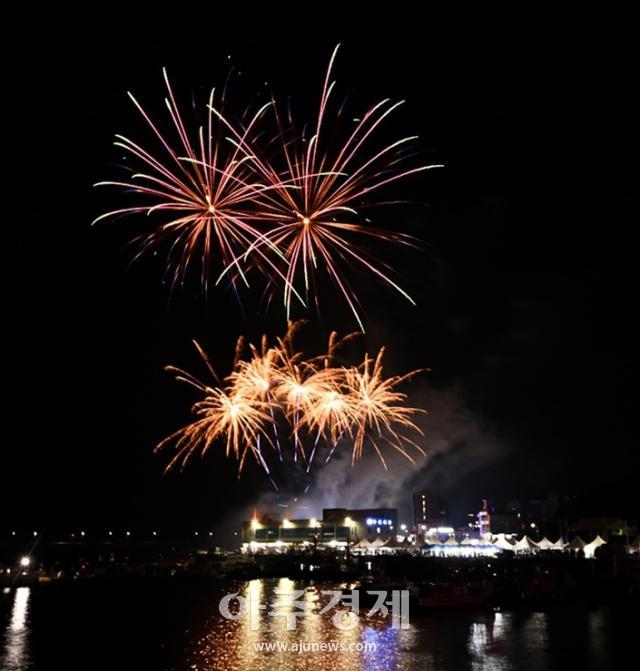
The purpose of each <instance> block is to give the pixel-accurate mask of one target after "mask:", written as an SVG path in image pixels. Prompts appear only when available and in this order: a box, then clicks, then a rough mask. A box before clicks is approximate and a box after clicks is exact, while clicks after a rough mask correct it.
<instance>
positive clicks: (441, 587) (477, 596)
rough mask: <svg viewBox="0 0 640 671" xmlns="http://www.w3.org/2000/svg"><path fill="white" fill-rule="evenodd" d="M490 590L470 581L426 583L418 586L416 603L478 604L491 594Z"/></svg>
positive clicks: (437, 605) (438, 605) (434, 605)
mask: <svg viewBox="0 0 640 671" xmlns="http://www.w3.org/2000/svg"><path fill="white" fill-rule="evenodd" d="M491 591H492V590H491V589H490V588H488V587H486V586H482V585H481V586H478V587H476V586H474V585H472V584H471V583H459V584H451V583H428V584H426V585H422V586H421V587H420V591H419V594H418V599H417V604H418V607H420V608H449V607H459V606H480V605H482V604H483V603H485V601H487V600H488V598H489V597H490V596H491Z"/></svg>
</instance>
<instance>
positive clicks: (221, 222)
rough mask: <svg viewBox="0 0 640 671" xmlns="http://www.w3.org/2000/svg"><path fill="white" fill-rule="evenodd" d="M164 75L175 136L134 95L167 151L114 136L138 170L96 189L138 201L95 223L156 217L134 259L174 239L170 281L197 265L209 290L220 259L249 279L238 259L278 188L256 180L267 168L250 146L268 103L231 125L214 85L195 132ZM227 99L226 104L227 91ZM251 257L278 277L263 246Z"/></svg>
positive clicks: (255, 234)
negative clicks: (268, 195)
mask: <svg viewBox="0 0 640 671" xmlns="http://www.w3.org/2000/svg"><path fill="white" fill-rule="evenodd" d="M163 73H164V80H165V85H166V91H167V97H166V98H165V105H166V107H167V109H168V112H169V117H170V119H171V125H172V127H173V136H174V137H175V139H174V140H171V139H170V136H169V135H168V134H164V133H163V131H162V130H161V128H160V126H159V125H158V124H156V123H155V122H154V121H153V120H152V118H151V117H150V116H149V114H147V112H146V111H145V109H144V108H143V107H142V105H141V104H140V103H139V102H138V100H137V99H136V98H135V97H134V96H133V95H132V94H131V93H129V94H128V95H129V97H130V99H131V101H132V102H133V104H134V105H135V107H136V108H137V110H138V111H139V113H140V114H141V115H142V117H143V119H144V120H145V122H146V124H147V125H148V127H149V129H150V130H151V131H152V134H153V135H154V136H155V138H156V141H157V143H158V146H159V148H161V152H160V153H159V154H156V153H154V152H153V150H149V149H145V148H144V147H143V146H142V145H141V144H138V143H137V142H134V141H133V140H131V139H129V138H127V137H125V136H123V135H117V136H116V141H115V143H114V144H115V145H116V146H117V147H119V148H120V149H123V150H124V151H125V152H126V153H127V155H129V156H131V157H133V159H134V160H135V162H136V163H137V165H139V166H140V171H139V172H132V174H131V175H130V177H129V179H128V180H125V181H104V182H98V183H97V184H96V186H109V187H115V188H118V189H122V190H124V191H126V192H130V193H133V194H135V195H136V196H137V197H138V202H137V203H136V204H135V205H131V206H128V207H123V208H120V209H117V210H112V211H110V212H106V213H105V214H102V215H101V216H99V217H98V218H97V219H95V220H94V222H93V223H94V224H95V223H97V222H99V221H102V220H104V219H111V218H114V217H121V216H124V215H129V214H146V215H148V216H149V218H150V219H152V220H153V221H154V228H153V230H151V231H150V232H149V233H147V234H144V235H142V236H140V237H138V238H137V239H136V242H137V243H139V250H138V252H137V253H136V255H135V257H134V259H137V258H138V257H139V256H141V255H142V254H144V253H145V252H150V251H156V250H158V249H159V248H160V247H162V246H163V245H164V244H168V246H169V251H168V255H167V277H168V279H169V280H170V282H171V285H172V286H175V285H176V284H183V283H184V280H185V276H186V274H187V270H188V269H189V267H190V266H192V265H196V264H198V262H199V266H200V279H201V283H202V286H203V288H204V289H205V291H206V289H207V286H208V284H209V280H210V276H211V272H212V271H211V269H212V266H213V265H214V264H215V263H216V262H217V263H219V264H220V266H221V267H227V268H231V269H233V271H234V272H233V273H232V274H231V279H232V282H235V280H236V278H237V277H241V278H242V280H243V281H244V282H245V283H247V280H246V276H245V273H244V272H243V270H242V268H241V267H240V265H239V264H236V263H234V259H235V258H236V257H237V256H238V254H239V253H241V252H244V251H246V250H247V249H248V248H250V247H251V245H252V244H253V243H254V242H255V240H256V239H257V238H259V237H260V236H261V235H262V231H260V230H259V229H258V228H257V227H256V225H257V221H258V220H259V219H260V217H259V216H258V215H257V214H256V212H255V211H253V210H254V209H255V208H254V207H253V206H254V203H255V200H256V198H257V196H258V194H260V193H262V192H264V191H268V190H269V189H271V188H274V185H268V186H265V185H263V184H261V183H259V182H258V181H256V169H257V168H260V170H261V171H262V172H265V171H266V170H267V167H266V166H263V165H261V164H260V160H259V158H258V157H257V156H256V155H255V154H254V153H253V151H252V146H253V142H254V139H255V137H256V136H257V134H258V131H257V126H258V122H259V120H260V119H261V118H262V117H263V115H264V113H265V110H266V108H267V107H269V106H270V104H267V105H264V106H263V107H261V108H260V109H259V110H258V111H257V112H256V113H255V114H254V115H253V116H250V117H249V118H248V119H246V121H245V122H244V123H243V124H242V125H239V126H233V125H232V124H231V122H230V121H229V120H228V119H227V118H226V117H223V116H222V114H221V112H219V111H217V112H216V113H215V114H214V112H213V109H214V108H213V105H214V101H215V89H212V91H211V94H210V96H209V102H208V106H207V118H206V122H205V125H204V126H200V127H199V129H198V131H197V133H195V134H194V133H190V132H189V131H188V130H187V125H186V124H185V122H184V119H183V117H182V115H181V113H180V109H179V107H178V105H177V103H176V99H175V96H174V93H173V89H172V88H171V84H170V82H169V78H168V76H167V73H166V71H163ZM221 98H222V100H221V102H220V105H221V106H223V104H224V102H223V99H224V95H223V96H221ZM222 119H224V123H221V120H222ZM227 128H233V129H234V136H235V137H237V138H238V140H233V139H230V138H226V137H224V132H225V130H226V129H227ZM252 260H253V261H254V262H255V264H256V265H259V266H261V265H264V266H265V268H268V270H267V272H269V273H270V274H272V275H273V274H275V275H276V276H278V275H279V270H278V269H277V268H275V266H274V264H273V262H272V261H271V260H270V258H267V257H266V256H265V255H264V254H263V253H262V251H261V250H258V253H257V255H253V257H252Z"/></svg>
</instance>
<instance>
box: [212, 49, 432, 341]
mask: <svg viewBox="0 0 640 671" xmlns="http://www.w3.org/2000/svg"><path fill="white" fill-rule="evenodd" d="M338 46H339V45H338ZM337 50H338V47H336V48H335V50H334V51H333V54H332V56H331V59H330V62H329V66H328V69H327V73H326V76H325V80H324V85H323V88H322V94H321V97H320V105H319V110H318V115H317V119H316V123H315V129H314V130H315V132H314V134H313V135H312V136H311V137H310V138H308V137H306V136H305V135H304V134H298V133H296V132H295V131H294V130H293V128H292V126H293V122H292V120H291V117H290V116H289V123H288V124H287V125H285V123H283V120H282V116H281V115H280V113H279V112H278V105H277V103H276V101H275V100H274V101H273V110H274V112H275V115H276V121H277V124H278V128H279V130H280V137H281V140H282V142H281V155H282V156H283V163H284V167H283V169H282V170H277V169H276V168H274V167H272V164H271V163H270V162H268V161H266V160H262V161H259V165H256V170H257V171H258V172H259V173H260V174H261V176H262V177H263V178H264V179H265V180H266V181H267V182H268V183H269V184H271V185H272V186H273V189H271V190H269V191H266V192H263V193H261V194H260V196H259V201H260V207H261V216H263V217H264V219H265V220H267V221H268V222H270V223H271V227H270V228H269V230H268V231H267V232H266V233H264V234H263V235H262V236H260V237H259V238H257V239H256V241H255V242H254V243H253V244H252V245H251V247H250V249H249V250H247V251H246V252H245V253H244V258H245V259H246V258H248V256H250V254H251V252H253V251H256V250H260V249H261V248H262V247H266V248H267V250H273V249H277V250H279V256H280V257H281V258H282V259H284V261H285V264H284V266H285V267H284V268H283V270H282V273H283V274H284V276H285V278H286V281H285V286H284V293H283V301H284V305H285V308H286V312H287V317H289V315H290V313H291V302H292V295H293V292H294V290H295V286H296V284H297V281H298V278H299V277H300V276H302V278H303V284H304V291H305V294H306V296H307V298H308V297H309V294H310V293H311V294H314V296H313V298H314V300H315V302H316V304H317V303H318V296H317V289H316V274H317V271H318V270H319V267H320V265H322V266H323V268H324V270H325V271H326V273H327V274H328V275H329V277H330V278H331V279H332V281H333V282H334V284H335V285H336V286H337V288H338V290H339V291H340V293H341V294H342V295H343V297H344V298H345V300H346V302H347V304H348V305H349V308H350V309H351V311H352V312H353V314H354V316H355V318H356V320H357V322H358V325H359V327H360V329H361V330H362V331H364V326H363V323H362V320H361V317H360V314H359V311H358V309H357V303H358V299H357V297H356V295H355V293H354V291H353V290H352V289H351V287H350V285H349V283H348V282H347V280H346V278H345V277H344V274H343V273H342V270H341V267H340V266H341V263H340V261H342V262H345V263H346V264H349V263H353V262H355V263H356V264H358V265H360V266H362V267H364V268H365V269H366V270H368V271H369V272H372V273H373V274H374V275H376V276H377V277H378V278H379V279H381V280H382V281H383V282H385V283H387V284H388V285H390V286H391V287H393V288H394V289H395V290H396V291H398V292H399V293H400V294H402V295H403V296H404V297H405V298H406V299H407V300H409V301H410V302H411V303H412V304H415V303H414V301H413V299H412V298H411V297H410V296H409V294H407V293H406V292H405V291H404V290H403V289H402V288H401V287H400V286H399V285H398V284H397V283H396V282H395V281H394V280H393V279H391V277H390V274H389V273H388V272H385V271H384V270H381V269H380V266H384V264H381V263H380V262H379V261H378V260H376V259H375V258H374V257H372V256H370V255H369V254H368V253H367V252H365V251H363V250H361V249H359V248H358V247H357V246H356V245H355V244H354V240H353V236H354V235H355V236H364V237H369V238H374V239H377V240H380V241H385V242H391V243H397V244H401V245H413V246H415V241H414V240H413V238H411V237H410V236H407V235H404V234H401V233H397V232H395V231H388V230H383V229H379V228H374V227H372V226H370V225H368V224H367V223H364V224H363V223H360V221H361V219H362V217H361V215H360V212H359V210H360V209H361V208H362V207H363V204H362V202H361V199H362V198H363V197H365V196H369V195H370V194H372V193H373V192H375V191H377V190H379V189H381V188H382V187H383V186H386V185H388V184H391V183H393V182H395V181H397V180H400V179H403V178H405V177H408V176H409V175H412V174H415V173H418V172H422V171H424V170H430V169H433V168H440V167H443V166H442V165H439V164H438V165H422V166H417V167H406V168H402V167H400V164H401V163H402V161H403V160H405V159H406V158H407V156H406V151H405V150H406V148H407V145H408V143H410V142H412V141H413V140H415V139H416V137H415V136H410V137H405V138H402V139H400V140H397V141H395V142H392V143H391V144H388V145H385V146H384V147H383V148H381V149H378V150H374V151H372V152H371V151H369V152H367V151H365V148H366V147H365V145H366V144H368V143H370V142H371V141H372V136H375V131H376V130H377V129H378V127H379V126H380V124H382V123H383V121H385V119H386V118H387V117H388V116H389V115H390V114H392V113H393V112H394V111H395V110H396V109H397V108H398V107H399V106H400V105H402V104H403V102H404V101H400V102H397V103H391V101H390V100H389V99H385V100H382V101H380V102H379V103H377V104H376V105H374V106H373V107H371V108H370V109H369V110H368V111H367V112H366V113H365V114H364V115H363V117H362V118H361V119H360V120H357V121H356V126H355V128H354V129H353V130H352V131H351V133H350V134H348V136H347V139H346V140H345V141H344V143H343V144H338V145H337V146H335V143H333V144H332V142H331V139H329V140H326V141H325V135H326V134H327V133H326V131H325V126H326V125H327V118H328V113H329V102H330V97H331V93H332V91H333V88H334V85H335V82H334V81H331V74H332V69H333V65H334V61H335V57H336V53H337ZM341 111H342V108H340V109H339V110H338V112H337V114H336V119H333V118H332V119H331V120H332V122H333V125H334V126H337V125H338V123H337V122H338V117H339V116H340V113H341ZM230 130H231V132H232V133H233V134H235V137H236V139H237V141H238V143H239V144H240V145H242V142H243V140H242V138H241V137H240V136H239V135H238V134H237V132H236V131H234V129H233V128H230ZM265 168H266V171H265ZM378 204H380V203H378ZM372 205H375V203H369V204H367V205H366V207H370V206H372ZM365 222H368V220H365ZM238 263H239V258H235V259H234V260H233V262H232V264H229V266H228V267H229V268H230V267H232V266H235V265H237V264H238ZM223 274H224V273H223ZM307 302H308V300H307Z"/></svg>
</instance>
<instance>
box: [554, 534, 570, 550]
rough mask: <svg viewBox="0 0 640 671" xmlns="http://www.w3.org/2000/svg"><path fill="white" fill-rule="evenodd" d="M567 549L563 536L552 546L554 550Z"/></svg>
mask: <svg viewBox="0 0 640 671" xmlns="http://www.w3.org/2000/svg"><path fill="white" fill-rule="evenodd" d="M566 547H567V544H566V543H565V542H564V541H563V540H562V536H560V538H558V540H557V541H556V542H555V543H553V544H552V545H551V549H552V550H564V549H565V548H566Z"/></svg>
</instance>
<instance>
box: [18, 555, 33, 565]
mask: <svg viewBox="0 0 640 671" xmlns="http://www.w3.org/2000/svg"><path fill="white" fill-rule="evenodd" d="M30 564H31V557H26V556H25V557H20V566H22V568H27V566H29V565H30Z"/></svg>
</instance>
